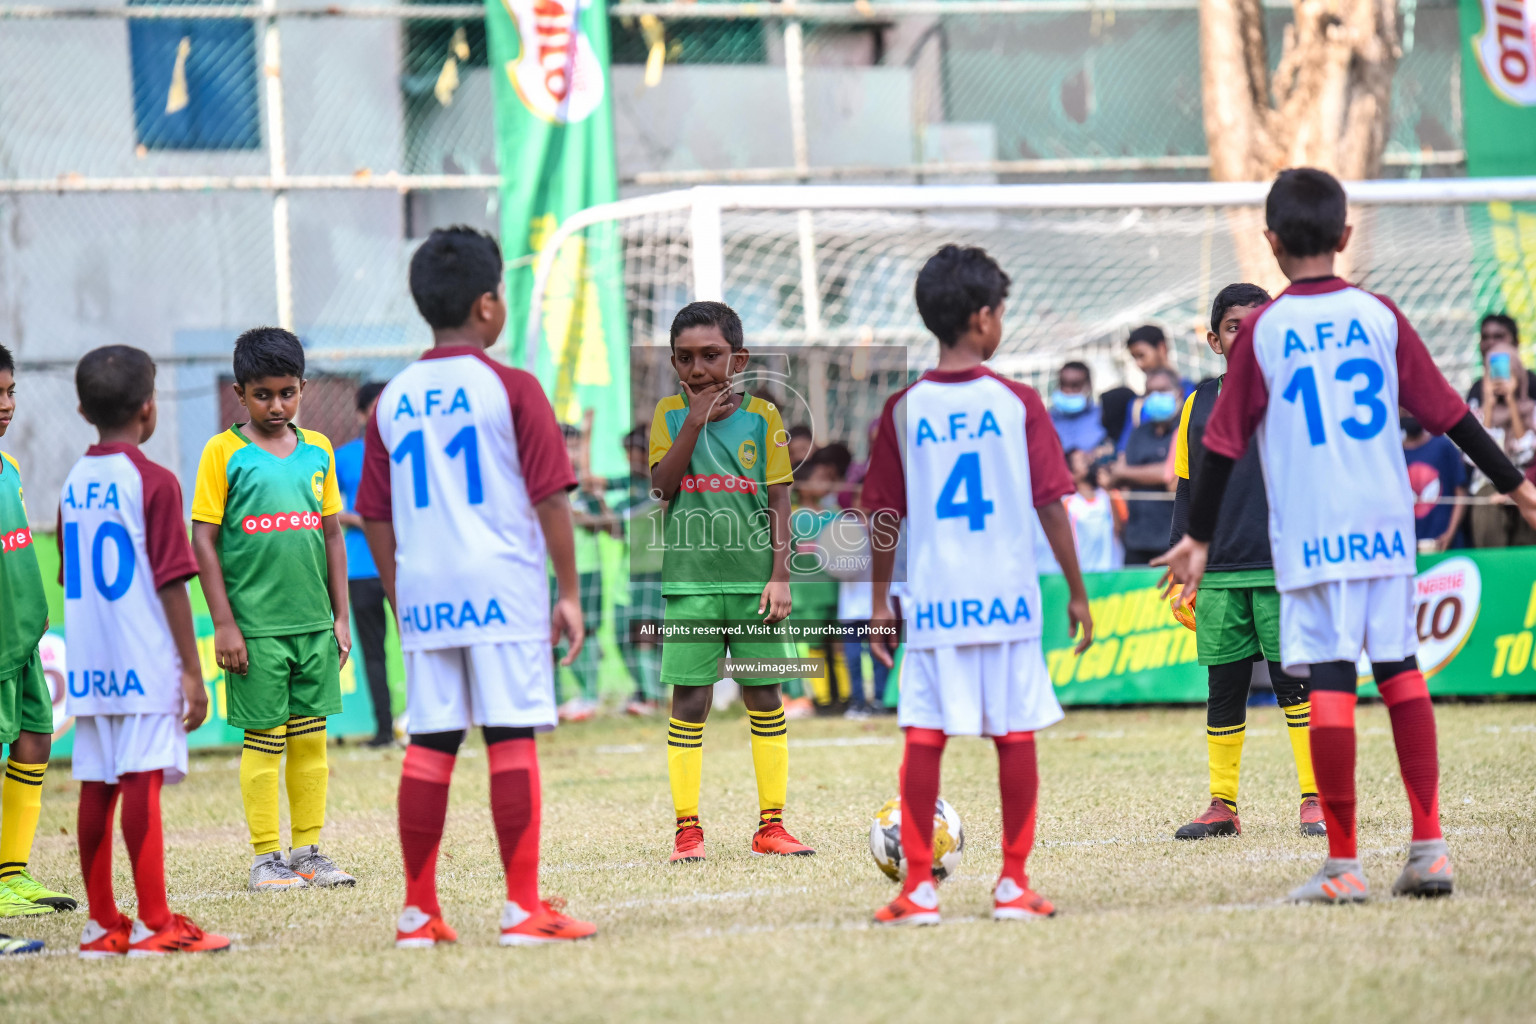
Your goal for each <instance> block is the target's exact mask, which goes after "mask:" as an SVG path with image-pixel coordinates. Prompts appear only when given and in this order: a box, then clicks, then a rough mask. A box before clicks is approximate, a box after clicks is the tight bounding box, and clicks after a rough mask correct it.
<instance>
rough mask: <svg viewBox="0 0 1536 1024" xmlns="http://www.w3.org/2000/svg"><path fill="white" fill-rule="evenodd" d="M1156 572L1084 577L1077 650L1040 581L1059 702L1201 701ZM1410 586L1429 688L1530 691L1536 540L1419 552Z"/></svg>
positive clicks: (1190, 645) (1062, 605) (1055, 596)
mask: <svg viewBox="0 0 1536 1024" xmlns="http://www.w3.org/2000/svg"><path fill="white" fill-rule="evenodd" d="M1158 577H1159V570H1155V569H1127V570H1124V571H1122V572H1113V573H1094V574H1090V575H1088V576H1087V577H1086V582H1087V585H1088V596H1089V599H1090V602H1091V606H1092V609H1093V621H1094V637H1095V639H1094V645H1093V646H1092V647H1091V648H1089V649H1088V652H1087V653H1086V654H1084V655H1083V656H1082V657H1081V658H1079V657H1077V656H1075V655H1074V654H1073V653H1072V641H1071V640H1070V639H1069V638H1068V637H1067V629H1066V621H1067V616H1066V606H1067V588H1066V584H1065V583H1064V582H1063V581H1062V578H1061V577H1060V576H1047V577H1045V579H1044V580H1043V581H1042V582H1043V584H1044V607H1045V661H1046V667H1047V668H1048V669H1049V670H1050V674H1051V681H1052V682H1054V683H1055V684H1056V688H1057V695H1058V696H1059V697H1060V698H1061V702H1062V703H1063V704H1134V703H1177V702H1191V703H1202V702H1204V701H1205V697H1206V672H1205V669H1203V668H1201V667H1200V666H1199V665H1197V664H1196V663H1195V634H1194V633H1193V632H1192V631H1190V630H1188V629H1186V628H1184V627H1183V626H1181V625H1179V624H1178V623H1177V622H1175V621H1174V619H1173V616H1172V614H1171V613H1170V612H1169V609H1168V603H1167V602H1166V601H1164V600H1163V599H1162V596H1161V594H1160V592H1159V590H1158V587H1157V580H1158ZM1414 592H1415V603H1414V618H1415V622H1416V624H1417V626H1418V631H1419V665H1420V666H1421V667H1422V668H1423V670H1424V674H1425V675H1426V676H1428V677H1429V690H1430V693H1432V694H1445V695H1448V694H1501V693H1529V694H1536V647H1533V645H1536V548H1504V549H1500V550H1488V551H1464V552H1451V553H1449V554H1444V555H1423V556H1420V558H1419V575H1418V577H1417V579H1416V580H1415V586H1414ZM1196 618H1197V620H1198V618H1199V603H1198V601H1197V602H1196ZM1360 676H1361V687H1360V692H1361V693H1362V694H1363V695H1370V696H1374V695H1375V692H1376V689H1375V686H1374V684H1372V683H1370V681H1369V680H1370V666H1369V665H1368V664H1366V663H1364V662H1362V664H1361V665H1360Z"/></svg>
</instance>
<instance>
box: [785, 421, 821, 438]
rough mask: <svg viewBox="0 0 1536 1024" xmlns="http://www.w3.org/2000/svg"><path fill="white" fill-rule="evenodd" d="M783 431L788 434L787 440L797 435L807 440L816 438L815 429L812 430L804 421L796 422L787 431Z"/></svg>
mask: <svg viewBox="0 0 1536 1024" xmlns="http://www.w3.org/2000/svg"><path fill="white" fill-rule="evenodd" d="M785 433H786V434H788V435H789V437H788V440H791V441H793V440H794V439H795V438H797V437H803V438H805V439H806V440H807V441H814V440H816V431H814V430H812V429H811V428H810V427H808V426H806V425H805V424H804V423H796V424H795V425H794V426H792V427H790V428H789V429H788V430H787V431H785Z"/></svg>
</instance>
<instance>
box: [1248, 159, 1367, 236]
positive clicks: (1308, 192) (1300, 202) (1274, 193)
mask: <svg viewBox="0 0 1536 1024" xmlns="http://www.w3.org/2000/svg"><path fill="white" fill-rule="evenodd" d="M1348 217H1349V202H1348V200H1347V199H1345V197H1344V186H1343V185H1340V184H1339V180H1338V179H1337V178H1335V177H1334V176H1333V175H1331V174H1329V173H1328V172H1327V171H1319V170H1317V169H1316V168H1314V167H1293V168H1291V169H1290V170H1288V171H1281V172H1280V173H1279V174H1278V175H1277V176H1276V177H1275V183H1274V184H1273V185H1271V186H1270V187H1269V198H1267V199H1265V200H1264V225H1265V227H1267V228H1269V230H1271V231H1273V232H1274V233H1275V234H1276V235H1277V236H1278V237H1279V239H1280V244H1281V245H1283V246H1285V251H1286V253H1287V254H1289V255H1291V256H1317V255H1319V254H1321V253H1328V252H1333V251H1334V250H1335V249H1337V248H1338V247H1339V239H1340V238H1342V237H1343V235H1344V226H1345V224H1346V223H1347V221H1348Z"/></svg>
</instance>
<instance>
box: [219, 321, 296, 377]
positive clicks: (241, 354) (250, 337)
mask: <svg viewBox="0 0 1536 1024" xmlns="http://www.w3.org/2000/svg"><path fill="white" fill-rule="evenodd" d="M261 377H298V378H300V379H301V380H302V379H303V377H304V346H303V345H302V344H300V342H299V339H298V338H296V337H295V336H294V335H293V332H291V331H285V330H283V329H282V328H281V327H252V328H251V329H250V330H248V331H246V332H245V333H244V334H242V335H240V337H238V338H236V339H235V383H236V384H240V385H244V384H246V383H248V382H249V381H253V380H257V379H258V378H261Z"/></svg>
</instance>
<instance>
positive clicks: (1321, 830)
mask: <svg viewBox="0 0 1536 1024" xmlns="http://www.w3.org/2000/svg"><path fill="white" fill-rule="evenodd" d="M1301 834H1302V835H1304V836H1326V835H1327V834H1328V823H1327V822H1325V821H1323V803H1322V801H1321V800H1319V799H1318V798H1317V797H1315V796H1309V797H1306V798H1304V799H1303V800H1302V801H1301Z"/></svg>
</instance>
